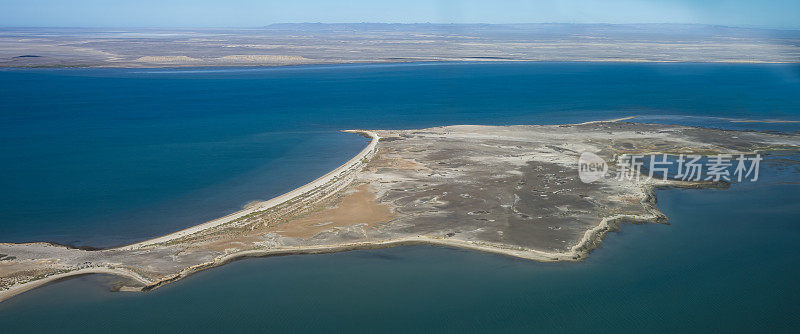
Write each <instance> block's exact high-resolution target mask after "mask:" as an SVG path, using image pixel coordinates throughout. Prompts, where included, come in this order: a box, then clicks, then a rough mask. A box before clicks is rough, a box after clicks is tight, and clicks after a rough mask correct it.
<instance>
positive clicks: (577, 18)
mask: <svg viewBox="0 0 800 334" xmlns="http://www.w3.org/2000/svg"><path fill="white" fill-rule="evenodd" d="M281 22H400V23H414V22H431V23H537V22H565V23H665V22H667V23H702V24H720V25H733V26H763V27H777V28H794V29H800V0H538V1H536V0H507V1H504V0H492V1H490V0H428V1H424V0H340V1H336V0H281V1H273V0H261V1H257V0H0V26H6V27H9V26H62V27H63V26H68V27H98V26H105V27H153V26H161V27H258V26H264V25H268V24H270V23H281Z"/></svg>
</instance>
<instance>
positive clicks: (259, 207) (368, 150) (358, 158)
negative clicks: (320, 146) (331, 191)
mask: <svg viewBox="0 0 800 334" xmlns="http://www.w3.org/2000/svg"><path fill="white" fill-rule="evenodd" d="M342 132H350V133H357V134H362V135H365V136H366V137H369V138H371V140H370V142H369V144H367V147H365V148H364V149H362V150H361V151H360V152H358V154H356V155H355V156H354V157H353V158H351V159H350V160H348V161H347V162H345V163H344V164H343V165H341V166H339V167H337V168H336V169H334V170H332V171H330V172H328V173H327V174H325V175H323V176H320V177H319V178H317V179H315V180H314V181H311V182H309V183H306V184H305V185H302V186H300V187H297V188H295V189H293V190H291V191H289V192H287V193H285V194H283V195H279V196H278V197H274V198H271V199H269V200H266V201H263V202H256V203H254V204H253V205H251V206H250V207H248V208H245V209H242V210H239V211H237V212H234V213H231V214H229V215H226V216H224V217H220V218H217V219H214V220H210V221H207V222H205V223H202V224H199V225H194V226H191V227H188V228H185V229H183V230H180V231H177V232H173V233H170V234H167V235H163V236H160V237H155V238H152V239H148V240H145V241H141V242H137V243H133V244H130V245H126V246H121V247H115V248H110V249H111V250H133V249H139V248H142V247H146V246H150V245H154V244H159V243H164V242H168V241H172V240H175V239H179V238H183V237H185V236H189V235H192V234H195V233H198V232H202V231H205V230H207V229H211V228H214V227H217V226H221V225H224V224H226V223H229V222H232V221H234V220H236V219H239V218H242V217H244V216H247V215H249V214H252V213H256V212H259V211H264V210H268V209H270V208H273V207H275V206H277V205H280V204H283V203H285V202H287V201H290V200H292V199H294V198H296V197H298V196H301V195H303V194H306V193H308V192H310V191H312V190H314V189H315V188H317V187H319V186H321V185H324V184H325V183H327V182H329V181H331V180H332V179H334V178H336V177H338V176H340V175H341V174H342V173H343V172H345V171H347V170H348V169H350V168H353V167H355V166H356V165H357V164H358V163H360V162H362V160H363V159H365V158H369V156H371V155H372V154H374V153H375V148H376V147H377V145H378V140H380V137H379V136H378V134H377V133H375V132H373V131H367V130H343V131H342ZM251 203H252V202H251Z"/></svg>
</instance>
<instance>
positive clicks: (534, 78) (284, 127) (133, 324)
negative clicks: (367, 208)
mask: <svg viewBox="0 0 800 334" xmlns="http://www.w3.org/2000/svg"><path fill="white" fill-rule="evenodd" d="M798 96H800V67H799V66H797V65H751V64H747V65H744V64H742V65H739V64H596V63H524V64H519V63H499V64H447V63H440V64H404V65H342V66H300V67H284V68H270V69H253V68H233V69H227V68H225V69H220V68H209V69H165V70H138V69H59V70H2V71H0V142H2V146H0V189H2V190H3V191H2V192H0V241H13V242H23V241H55V242H61V243H70V244H77V245H91V246H112V245H119V244H124V243H129V242H133V241H136V240H141V239H144V238H148V237H152V236H157V235H160V234H163V233H166V232H170V231H174V230H177V229H180V228H182V227H186V226H190V225H194V224H197V223H199V222H202V221H204V220H208V219H211V218H214V217H217V216H220V215H222V214H225V213H227V212H231V211H235V210H237V209H238V208H240V207H241V206H242V205H243V204H244V203H246V202H247V201H250V200H257V199H265V198H269V197H272V196H275V195H278V194H280V193H282V192H285V191H288V190H290V189H292V188H294V187H297V186H299V185H301V184H303V183H305V182H308V181H310V180H313V179H314V178H316V177H318V176H320V175H322V174H324V173H325V172H326V171H328V170H330V169H332V168H334V167H335V166H337V165H339V164H341V163H342V162H344V161H346V160H347V159H349V157H350V156H352V155H354V154H355V153H356V152H358V151H359V150H360V149H361V148H362V147H363V146H364V145H365V143H366V142H365V139H363V138H361V137H358V136H354V135H350V134H343V133H339V132H338V130H341V129H349V128H420V127H428V126H439V125H450V124H496V125H506V124H556V123H569V122H583V121H588V120H599V119H610V118H618V117H625V116H631V115H642V116H641V117H640V118H638V120H639V121H644V122H662V123H680V124H690V125H701V126H709V127H724V128H735V129H758V130H780V131H797V130H798V129H800V126H798V123H738V122H737V123H731V122H729V120H727V119H726V118H734V119H740V120H765V119H766V120H784V121H787V120H788V121H800V103H798V102H797V101H798V100H797V98H798ZM770 168H773V169H775V170H777V169H778V167H775V166H773V167H770ZM774 174H775V175H779V176H776V179H774V180H772V182H763V183H757V184H741V185H735V186H734V187H733V189H731V190H725V191H723V190H674V189H673V190H664V191H659V193H658V198H659V207H660V208H661V209H662V210H663V211H664V212H665V213H666V214H667V215H668V216H669V217H670V220H671V222H672V225H669V226H665V225H644V226H633V225H627V226H625V227H624V228H623V230H622V232H620V233H618V234H614V235H612V236H610V237H609V238H608V240H607V241H606V242H605V243H604V244H603V246H602V247H601V248H600V249H599V250H597V251H595V252H594V253H593V254H592V255H591V256H590V258H589V260H587V261H586V262H583V263H578V264H575V263H567V264H541V263H534V262H528V261H521V260H515V259H510V258H506V257H502V256H496V255H489V254H480V253H475V252H467V251H461V250H453V249H446V248H437V247H401V248H395V249H388V250H370V251H353V252H346V253H340V254H328V255H315V256H289V257H278V258H265V259H250V260H245V261H240V262H236V263H233V264H229V265H226V266H224V267H221V268H216V269H213V270H210V271H207V272H202V273H200V274H197V275H195V276H192V277H190V278H188V279H186V280H183V281H180V282H178V283H175V284H171V285H168V286H166V287H164V288H160V289H158V290H155V291H153V292H150V293H146V294H128V293H109V292H108V291H107V290H108V288H107V286H105V285H103V284H97V283H98V282H104V281H106V280H110V281H113V280H114V279H113V278H103V277H102V276H89V277H84V278H80V279H73V280H69V281H66V282H61V283H58V284H54V285H51V286H47V287H44V288H42V289H38V290H35V291H32V292H29V293H26V294H24V295H21V296H18V297H16V298H14V299H12V300H10V301H8V302H5V303H2V304H0V324H1V325H2V327H3V328H7V329H10V330H11V332H15V331H19V332H22V331H28V330H37V331H55V330H59V331H66V330H76V331H77V330H81V329H85V330H87V331H90V332H104V331H110V330H113V331H119V332H131V331H158V330H162V331H170V330H172V329H177V330H181V331H185V332H195V331H216V330H222V329H225V328H235V329H249V330H278V331H292V332H294V331H323V330H337V331H354V332H367V331H377V330H381V331H383V330H387V329H430V330H451V331H470V330H485V331H522V330H526V331H528V330H534V329H542V330H548V331H562V332H569V331H590V330H591V331H601V332H610V331H620V330H622V331H629V332H630V331H644V330H647V331H656V332H674V331H676V330H681V331H683V330H687V329H694V330H695V331H709V330H750V331H758V330H779V331H786V330H787V329H791V328H796V327H797V326H798V325H800V320H799V319H798V317H797V314H798V312H797V311H798V309H797V306H796V305H798V304H800V288H798V285H797V284H796V282H797V280H798V279H800V271H798V270H800V269H798V268H800V266H798V264H800V263H798V262H800V256H798V252H797V251H796V245H795V242H796V240H797V237H798V236H800V224H798V219H797V218H796V217H798V214H800V206H798V205H797V204H796V203H798V199H800V198H798V196H800V191H798V190H800V188H798V185H797V184H793V183H785V182H784V181H787V182H788V181H794V182H796V181H797V175H798V174H796V173H793V172H792V173H778V172H776V173H774Z"/></svg>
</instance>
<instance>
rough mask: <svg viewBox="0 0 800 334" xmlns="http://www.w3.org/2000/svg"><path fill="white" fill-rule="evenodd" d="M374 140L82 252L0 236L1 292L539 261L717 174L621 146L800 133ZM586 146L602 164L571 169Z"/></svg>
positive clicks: (578, 250) (595, 130) (530, 131)
mask: <svg viewBox="0 0 800 334" xmlns="http://www.w3.org/2000/svg"><path fill="white" fill-rule="evenodd" d="M351 132H355V133H359V134H362V135H365V136H368V137H370V138H372V141H371V142H370V143H369V145H368V146H367V147H366V148H365V149H364V150H363V151H361V152H360V153H359V154H358V155H357V156H355V157H354V158H353V159H351V160H350V161H348V162H347V163H345V164H344V165H342V166H341V167H339V168H337V169H336V170H334V171H332V172H330V173H328V174H326V175H324V176H322V177H320V178H319V179H317V180H315V181H313V182H312V183H309V184H307V185H304V186H302V187H299V188H297V189H296V190H294V191H292V192H289V193H287V194H284V195H282V196H279V197H277V198H274V199H271V200H268V201H264V202H257V203H252V204H250V205H248V206H247V207H246V208H245V209H244V210H242V211H239V212H237V213H234V214H231V215H228V216H226V217H222V218H220V219H216V220H213V221H210V222H206V223H204V224H200V225H197V226H195V227H192V228H188V229H185V230H182V231H178V232H175V233H173V234H169V235H166V236H162V237H158V238H154V239H151V240H146V241H142V242H139V243H136V244H132V245H127V246H123V247H117V248H110V249H100V250H85V249H76V248H71V247H68V246H63V245H57V244H51V243H27V244H12V243H2V244H0V300H4V299H7V298H10V297H11V296H14V295H16V294H19V293H21V292H24V291H27V290H29V289H32V288H35V287H37V286H40V285H42V284H45V283H48V282H52V281H55V280H58V279H61V278H65V277H70V276H74V275H81V274H89V273H107V274H113V275H117V276H119V277H122V278H124V279H125V280H126V282H125V284H124V285H125V286H124V287H123V289H125V290H137V291H138V290H149V289H153V288H157V287H159V286H161V285H163V284H166V283H169V282H172V281H175V280H178V279H181V278H183V277H186V276H188V275H191V274H192V273H195V272H197V271H200V270H203V269H206V268H211V267H215V266H219V265H223V264H225V263H228V262H230V261H233V260H235V259H240V258H244V257H251V256H270V255H282V254H300V253H323V252H335V251H343V250H350V249H359V248H378V247H390V246H395V245H407V244H432V245H443V246H449V247H459V248H465V249H472V250H478V251H485V252H492V253H499V254H504V255H508V256H514V257H519V258H525V259H531V260H537V261H580V260H582V259H584V258H586V257H587V256H588V254H589V253H590V251H591V250H593V249H594V248H596V247H597V246H598V245H599V243H600V242H601V240H602V238H603V236H604V235H605V234H606V233H608V232H610V231H614V230H615V229H617V228H618V227H619V224H621V223H623V222H630V223H664V222H666V217H665V216H664V215H663V214H662V213H661V212H659V210H658V209H657V208H656V206H655V196H654V189H656V188H658V187H690V188H691V187H695V188H701V187H722V188H724V187H725V186H726V183H724V182H713V181H680V180H674V179H667V180H664V179H661V178H646V177H640V178H618V177H615V174H616V173H617V172H619V170H618V168H619V167H618V166H616V165H614V164H613V163H610V162H612V161H616V158H617V157H619V156H620V155H622V154H634V153H642V154H662V153H663V154H704V155H712V154H720V153H724V154H740V153H747V154H753V153H761V154H766V153H769V152H775V151H786V150H788V151H792V152H797V151H798V150H800V135H798V134H781V133H761V132H740V131H727V130H714V129H703V128H693V127H684V126H669V125H656V124H641V123H628V122H624V121H607V122H589V123H582V124H572V125H538V126H476V125H461V126H447V127H436V128H429V129H421V130H353V131H351ZM582 152H591V153H594V154H597V156H599V157H601V158H602V159H603V160H604V161H607V162H609V165H610V167H609V168H610V170H609V173H608V174H607V175H605V177H602V178H600V179H599V180H597V181H596V182H592V183H584V182H582V181H581V180H580V179H579V177H578V167H577V162H578V157H579V156H580V155H581V153H582Z"/></svg>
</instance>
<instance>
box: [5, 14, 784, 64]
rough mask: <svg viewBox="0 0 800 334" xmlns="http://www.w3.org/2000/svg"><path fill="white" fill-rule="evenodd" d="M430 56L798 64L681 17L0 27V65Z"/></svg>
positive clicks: (743, 35)
mask: <svg viewBox="0 0 800 334" xmlns="http://www.w3.org/2000/svg"><path fill="white" fill-rule="evenodd" d="M429 61H472V62H477V61H481V62H496V61H593V62H724V63H796V62H800V32H798V31H795V30H776V29H755V28H734V27H724V26H707V25H684V24H622V25H612V24H498V25H494V24H379V23H374V24H373V23H362V24H274V25H270V26H267V27H263V28H252V29H174V28H173V29H167V28H141V29H131V28H127V29H98V28H94V29H90V28H0V67H133V68H153V67H187V66H283V65H301V64H341V63H392V62H429Z"/></svg>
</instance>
